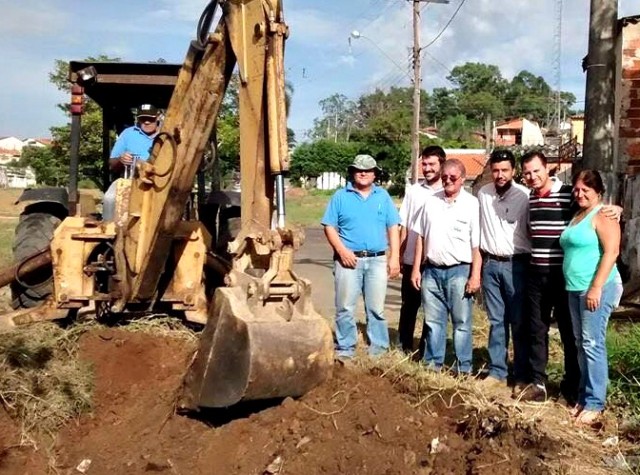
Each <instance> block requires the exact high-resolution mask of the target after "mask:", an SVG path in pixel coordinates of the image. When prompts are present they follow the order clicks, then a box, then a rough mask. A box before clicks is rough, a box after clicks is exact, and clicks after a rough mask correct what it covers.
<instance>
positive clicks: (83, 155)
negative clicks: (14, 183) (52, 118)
mask: <svg viewBox="0 0 640 475" xmlns="http://www.w3.org/2000/svg"><path fill="white" fill-rule="evenodd" d="M85 61H87V62H93V61H112V62H117V61H120V58H110V57H108V56H105V55H100V56H97V57H88V58H87V59H86V60H85ZM68 77H69V63H68V62H66V61H63V60H60V59H57V60H55V62H54V69H53V71H51V72H50V73H49V81H50V82H51V83H52V84H54V85H55V86H56V87H57V88H58V89H59V90H60V91H63V92H67V93H70V91H71V83H70V82H69V81H68ZM56 107H57V108H59V109H60V110H62V111H64V112H65V114H67V115H68V116H69V117H70V113H69V103H60V104H57V105H56ZM50 131H51V136H52V145H51V146H49V147H38V148H36V147H31V148H30V149H28V150H25V151H24V152H23V161H24V164H25V165H28V166H31V167H32V168H33V169H34V171H35V173H36V180H37V181H38V183H40V184H44V185H49V186H64V185H66V183H67V180H68V171H69V149H70V143H71V124H70V123H67V124H66V125H62V126H54V127H51V128H50ZM78 177H79V179H80V180H83V179H84V180H91V181H92V182H94V183H95V184H96V185H98V186H101V187H102V186H104V185H105V184H104V183H102V180H103V179H102V112H101V110H100V107H99V106H98V105H97V104H96V103H95V102H94V101H92V100H91V99H90V98H88V97H85V107H84V113H83V115H82V128H81V140H80V154H79V170H78Z"/></svg>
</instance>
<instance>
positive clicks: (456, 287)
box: [422, 264, 473, 373]
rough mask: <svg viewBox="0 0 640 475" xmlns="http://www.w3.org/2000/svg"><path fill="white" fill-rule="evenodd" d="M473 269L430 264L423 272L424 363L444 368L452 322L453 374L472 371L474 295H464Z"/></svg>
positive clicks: (466, 265)
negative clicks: (448, 330)
mask: <svg viewBox="0 0 640 475" xmlns="http://www.w3.org/2000/svg"><path fill="white" fill-rule="evenodd" d="M470 269H471V266H470V265H469V264H458V265H455V266H449V267H444V266H443V267H436V266H433V265H431V264H427V266H426V267H425V269H424V271H423V272H422V304H423V305H424V324H425V327H424V335H425V336H424V339H425V343H426V344H425V352H424V358H423V361H424V363H425V364H426V365H427V366H429V367H431V368H434V369H440V368H442V365H443V364H444V357H445V351H446V347H447V321H448V317H449V314H451V320H452V323H453V348H454V351H455V354H456V364H455V367H454V371H456V372H458V373H470V372H471V360H472V353H473V343H472V340H471V336H472V335H471V326H472V321H473V316H472V312H471V307H472V304H473V301H472V298H471V296H468V295H466V294H465V286H466V284H467V280H468V279H469V272H470Z"/></svg>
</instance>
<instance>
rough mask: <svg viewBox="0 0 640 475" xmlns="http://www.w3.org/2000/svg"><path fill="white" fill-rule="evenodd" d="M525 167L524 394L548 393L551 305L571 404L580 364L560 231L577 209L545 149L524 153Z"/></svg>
mask: <svg viewBox="0 0 640 475" xmlns="http://www.w3.org/2000/svg"><path fill="white" fill-rule="evenodd" d="M522 173H523V175H524V178H525V181H526V182H527V185H528V186H529V188H531V195H530V197H529V224H530V232H531V267H530V275H529V283H528V286H527V296H526V305H527V307H528V311H527V314H528V319H529V325H530V342H531V346H530V354H529V364H530V371H531V383H532V384H531V385H530V386H529V387H528V388H527V391H526V392H525V393H524V394H523V397H524V398H526V399H529V400H544V399H546V397H547V391H546V386H545V383H546V379H547V375H546V368H547V361H548V357H549V326H550V324H551V312H552V311H553V317H554V319H555V320H556V323H557V325H558V330H559V332H560V339H561V340H562V346H563V350H564V376H563V378H562V382H561V383H560V391H561V393H562V396H563V397H564V398H565V400H566V401H567V403H569V404H570V405H573V404H574V403H575V401H576V398H577V395H578V386H579V384H580V368H579V366H578V355H577V350H576V342H575V336H574V334H573V327H572V324H571V316H570V314H569V306H568V298H567V291H566V286H565V281H564V276H563V274H562V260H563V257H564V254H563V252H562V248H561V247H560V234H562V231H564V229H565V228H566V227H567V225H568V224H569V222H570V221H571V218H572V217H573V215H574V213H575V211H576V207H575V205H574V202H573V187H572V186H571V185H567V184H564V183H562V182H561V181H560V180H558V179H557V178H555V177H551V176H549V172H548V170H547V159H546V157H545V156H544V154H543V153H542V152H538V151H534V152H529V153H526V154H525V155H523V156H522ZM620 210H621V208H619V207H615V206H614V207H608V210H606V211H605V214H607V216H609V217H610V218H612V219H618V218H619V216H620ZM521 389H523V388H519V387H516V388H515V390H516V391H519V390H521Z"/></svg>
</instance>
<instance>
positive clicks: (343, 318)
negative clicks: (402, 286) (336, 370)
mask: <svg viewBox="0 0 640 475" xmlns="http://www.w3.org/2000/svg"><path fill="white" fill-rule="evenodd" d="M333 275H334V277H335V291H336V354H337V355H338V356H343V357H352V356H353V355H354V353H355V350H356V343H357V342H358V329H357V327H356V318H355V315H354V313H355V309H356V303H357V301H358V297H360V295H361V294H362V296H363V297H364V311H365V315H366V319H367V338H368V340H369V354H370V355H373V356H376V355H379V354H381V353H383V352H385V351H387V350H388V349H389V329H388V326H387V321H386V320H385V318H384V299H385V296H386V293H387V257H386V256H378V257H359V258H358V262H357V264H356V267H355V269H348V268H346V267H343V266H342V264H341V263H340V261H339V260H338V259H336V260H334V264H333Z"/></svg>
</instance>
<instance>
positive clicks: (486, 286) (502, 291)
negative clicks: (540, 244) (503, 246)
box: [482, 255, 529, 382]
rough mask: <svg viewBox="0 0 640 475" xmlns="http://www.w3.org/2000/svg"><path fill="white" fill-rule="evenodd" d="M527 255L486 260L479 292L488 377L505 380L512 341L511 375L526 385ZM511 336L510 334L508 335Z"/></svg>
mask: <svg viewBox="0 0 640 475" xmlns="http://www.w3.org/2000/svg"><path fill="white" fill-rule="evenodd" d="M526 256H528V255H522V256H518V257H516V258H514V259H513V260H511V261H497V260H495V259H491V258H487V259H485V260H484V264H483V266H482V290H483V292H484V299H485V305H486V308H487V315H488V317H489V324H490V330H489V346H488V350H489V359H490V363H489V375H490V376H492V377H494V378H497V379H500V380H504V379H506V378H507V374H508V368H507V350H508V348H509V337H510V336H511V338H513V356H514V357H513V376H514V379H515V381H516V382H525V381H526V378H527V368H528V351H527V349H528V336H529V333H528V330H529V328H528V326H527V325H525V323H526V322H525V319H524V315H523V311H524V292H525V288H526V281H527V272H528V268H529V263H528V260H527V259H526ZM510 334H511V335H510Z"/></svg>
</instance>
